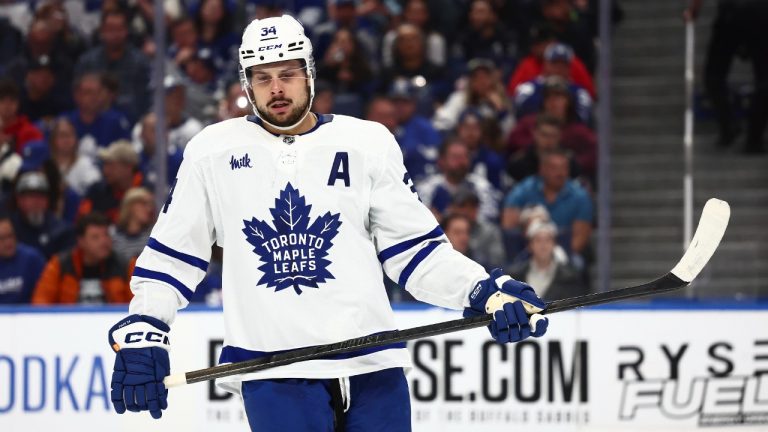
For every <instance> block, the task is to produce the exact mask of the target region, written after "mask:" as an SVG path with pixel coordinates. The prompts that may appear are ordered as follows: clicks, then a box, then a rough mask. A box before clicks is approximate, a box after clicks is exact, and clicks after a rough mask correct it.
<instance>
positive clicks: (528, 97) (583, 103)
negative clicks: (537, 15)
mask: <svg viewBox="0 0 768 432" xmlns="http://www.w3.org/2000/svg"><path fill="white" fill-rule="evenodd" d="M558 46H561V47H562V46H563V45H559V44H554V45H551V46H550V48H552V47H558ZM548 53H549V54H550V55H552V56H564V58H563V59H561V60H557V63H559V64H560V65H559V66H557V67H555V68H553V69H546V64H547V62H546V61H545V63H544V64H545V73H543V74H542V75H539V76H538V77H536V79H534V80H531V81H528V82H524V83H522V84H520V85H519V86H517V89H516V90H515V95H514V97H513V102H514V107H515V116H516V117H517V118H518V119H521V118H523V117H524V116H526V115H529V114H533V113H536V112H538V111H541V109H542V105H543V104H544V99H545V97H546V95H547V92H559V93H563V94H567V95H569V96H570V98H571V100H572V103H571V105H572V106H573V108H574V109H575V112H576V115H577V116H578V119H579V120H580V121H581V122H583V123H586V124H591V122H592V106H593V101H592V96H590V95H589V92H588V91H587V90H585V89H584V88H583V87H581V86H578V85H576V84H574V83H572V82H570V81H568V78H567V76H566V77H563V76H562V74H561V73H560V72H564V73H565V74H567V73H568V72H567V71H568V69H567V68H568V67H567V63H566V62H569V61H570V60H566V58H569V57H568V55H567V54H565V53H563V52H557V51H556V52H552V51H551V50H550V49H549V48H548V49H547V51H546V52H545V53H544V56H545V60H546V58H547V54H548ZM547 71H549V72H547ZM552 71H559V72H558V73H553V72H552Z"/></svg>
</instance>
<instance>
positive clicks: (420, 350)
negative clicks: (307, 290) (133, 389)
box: [0, 303, 768, 432]
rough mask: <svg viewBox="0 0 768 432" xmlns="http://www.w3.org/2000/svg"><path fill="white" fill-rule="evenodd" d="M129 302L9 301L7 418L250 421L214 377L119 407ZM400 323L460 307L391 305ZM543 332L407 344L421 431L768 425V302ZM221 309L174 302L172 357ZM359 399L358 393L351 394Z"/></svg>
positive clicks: (190, 427) (197, 358) (207, 344)
mask: <svg viewBox="0 0 768 432" xmlns="http://www.w3.org/2000/svg"><path fill="white" fill-rule="evenodd" d="M124 315H125V311H124V308H95V309H85V310H83V309H74V308H63V309H33V308H23V309H9V308H5V309H0V328H2V329H3V331H2V332H0V430H2V431H4V432H5V431H9V432H10V431H28V430H42V429H43V428H47V427H50V426H51V425H56V427H57V429H59V430H77V431H79V432H80V431H83V432H84V431H99V432H101V431H103V430H116V431H135V430H137V429H136V428H142V430H144V431H153V430H158V431H161V430H162V431H167V430H185V431H188V432H194V431H207V430H216V431H243V430H248V427H247V423H246V421H245V419H244V418H243V414H242V411H241V409H240V404H239V401H238V400H236V399H235V398H234V397H232V396H231V395H228V394H226V393H221V392H219V391H218V390H217V389H215V388H214V387H213V386H211V385H208V384H207V383H199V384H193V385H190V386H186V387H182V388H178V389H174V390H172V391H171V393H170V395H169V409H168V410H167V411H165V413H164V415H163V418H162V419H161V420H159V421H155V420H152V419H151V418H150V417H149V415H148V414H145V413H142V415H137V414H134V413H128V414H125V415H120V416H119V415H117V414H114V413H113V412H112V408H111V406H110V402H109V377H110V374H111V368H112V362H113V358H114V355H113V354H112V352H111V350H110V349H109V347H108V344H107V340H106V339H107V338H106V330H107V329H108V328H109V327H110V326H111V325H112V324H113V323H114V322H116V321H117V320H118V319H120V318H121V317H122V316H124ZM396 315H397V319H398V322H399V324H400V326H401V328H407V327H413V326H417V325H423V324H429V323H433V322H438V321H444V320H449V319H454V318H457V317H458V316H459V315H458V313H457V312H455V311H446V310H442V309H434V308H423V307H409V308H404V309H403V308H401V309H397V310H396ZM551 320H552V322H551V325H550V331H549V332H548V334H547V335H546V337H545V338H543V339H541V340H535V341H525V342H523V343H519V344H515V345H507V346H501V345H498V344H495V343H493V342H492V341H490V340H489V338H488V335H487V332H486V330H485V329H477V330H471V331H465V332H461V333H454V334H450V335H447V336H443V337H436V338H430V339H425V340H421V341H414V342H411V343H410V344H409V347H410V349H411V353H412V357H413V361H414V367H413V369H412V370H411V371H410V373H409V375H408V377H409V383H410V387H411V395H412V401H413V404H412V417H413V425H414V430H415V431H425V432H431V431H439V432H450V431H509V430H526V429H530V430H536V431H593V430H595V431H597V430H600V431H603V430H604V431H608V430H624V431H627V430H637V431H651V430H652V431H655V432H659V431H681V430H690V431H693V430H699V429H701V430H706V431H714V430H768V305H766V304H762V303H760V304H750V305H741V304H708V305H696V306H691V305H690V304H686V303H654V304H650V305H644V306H634V307H619V308H617V307H611V308H600V309H591V310H585V311H577V312H566V313H560V314H556V315H553V316H552V318H551ZM223 328H224V327H223V320H222V319H221V312H220V310H216V309H206V308H203V309H194V310H190V311H185V312H183V313H181V314H180V315H179V318H178V320H177V322H176V323H175V324H174V327H173V331H172V333H171V337H172V341H173V350H172V354H171V361H172V370H174V371H183V370H193V369H200V368H203V367H207V366H209V365H212V364H213V362H214V361H215V359H216V358H217V356H218V349H219V348H220V347H221V343H222V335H223ZM353 403H354V401H353Z"/></svg>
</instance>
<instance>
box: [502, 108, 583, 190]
mask: <svg viewBox="0 0 768 432" xmlns="http://www.w3.org/2000/svg"><path fill="white" fill-rule="evenodd" d="M561 128H562V123H560V120H559V119H557V118H556V117H552V116H549V115H546V114H540V115H539V116H538V117H536V126H535V128H534V130H533V145H530V146H528V147H526V148H524V149H521V150H520V151H518V152H517V153H515V154H513V155H511V156H510V159H509V165H508V166H507V169H508V170H509V174H510V175H511V176H512V178H513V179H515V181H516V182H519V181H521V180H523V179H524V178H526V177H528V176H532V175H535V174H536V173H538V172H539V166H540V163H539V162H540V159H541V155H543V154H546V153H547V152H550V151H552V150H559V149H561V146H560V139H561V137H562V131H561ZM568 160H569V172H570V176H571V178H577V177H579V175H580V174H581V171H582V170H581V167H580V166H579V164H578V163H577V162H576V160H575V159H573V158H572V157H570V156H569V157H568Z"/></svg>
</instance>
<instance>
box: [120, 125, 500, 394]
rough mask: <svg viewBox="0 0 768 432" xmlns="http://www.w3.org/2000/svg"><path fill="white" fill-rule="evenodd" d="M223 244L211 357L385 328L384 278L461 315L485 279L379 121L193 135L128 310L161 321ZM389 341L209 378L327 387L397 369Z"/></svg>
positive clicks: (404, 361) (397, 351)
mask: <svg viewBox="0 0 768 432" xmlns="http://www.w3.org/2000/svg"><path fill="white" fill-rule="evenodd" d="M214 241H216V242H217V243H218V244H219V245H220V246H221V247H223V248H224V263H223V303H224V304H223V307H224V316H225V327H226V335H225V341H224V344H225V345H224V347H223V349H222V353H221V357H220V359H219V360H220V362H221V363H227V362H234V361H241V360H247V359H252V358H257V357H261V356H266V355H270V354H274V353H276V352H280V351H285V350H291V349H296V348H300V347H306V346H313V345H322V344H328V343H334V342H339V341H342V340H345V339H350V338H355V337H360V336H366V335H371V334H374V333H379V332H384V331H389V330H394V329H395V323H394V316H393V313H392V309H391V307H390V305H389V302H388V299H387V295H386V291H385V289H384V285H383V275H382V267H383V269H384V271H386V273H387V275H388V276H389V277H390V278H391V279H392V280H394V281H397V282H398V283H399V284H400V286H403V287H405V288H406V289H408V291H409V292H411V293H412V294H413V295H414V297H416V298H417V299H420V300H422V301H425V302H428V303H431V304H435V305H439V306H444V307H448V308H454V309H461V308H463V307H465V306H467V305H468V302H467V295H468V292H469V291H470V289H471V288H472V287H473V286H474V285H475V284H476V283H477V281H479V280H481V279H484V278H487V277H488V275H487V273H486V272H485V270H484V269H483V268H482V267H481V266H480V265H478V264H476V263H475V262H473V261H471V260H469V259H468V258H466V257H464V256H463V255H461V254H459V253H458V252H456V251H455V250H453V248H452V247H451V245H450V243H448V241H447V238H446V237H445V235H444V234H443V232H442V230H441V229H440V228H439V226H438V224H437V222H436V220H435V218H434V217H433V215H432V214H431V212H430V211H429V210H428V209H427V208H426V207H425V206H424V205H423V204H422V203H421V202H420V201H419V199H418V196H417V194H416V193H415V189H414V187H413V183H412V182H411V181H410V177H409V176H408V174H407V173H406V170H405V168H404V166H403V161H402V154H401V152H400V149H399V147H398V146H397V143H396V142H395V139H394V137H393V136H392V135H391V134H390V133H389V131H387V130H386V129H385V128H384V127H383V126H381V125H380V124H378V123H373V122H368V121H363V120H358V119H355V118H352V117H346V116H339V115H335V116H333V115H324V116H320V117H319V121H318V123H317V125H316V126H315V127H314V128H313V129H312V130H311V131H309V132H307V133H304V134H301V135H296V136H284V135H274V134H272V133H270V132H268V131H267V130H266V129H264V128H263V127H262V126H261V124H260V121H259V119H258V118H256V117H253V116H251V117H247V118H246V117H243V118H237V119H232V120H227V121H224V122H221V123H218V124H214V125H211V126H208V127H206V128H205V129H204V130H203V131H202V132H200V133H199V134H198V135H197V136H195V137H194V138H193V139H192V140H191V141H190V143H189V144H188V145H187V147H186V149H185V153H184V161H183V163H182V165H181V168H180V169H179V172H178V177H177V179H176V181H175V182H174V184H173V187H172V189H171V192H170V194H169V196H168V199H167V201H166V203H165V205H164V206H163V208H162V210H161V213H160V217H159V219H158V221H157V224H156V225H155V227H154V229H153V231H152V235H151V238H150V240H149V242H148V244H147V246H146V247H145V248H144V250H143V252H142V253H141V256H140V257H139V258H138V261H137V263H136V269H135V271H134V274H133V278H132V279H131V289H132V290H133V292H134V294H135V297H134V299H133V301H132V302H131V305H130V312H131V313H139V314H146V315H152V316H155V317H156V318H159V319H161V320H163V321H165V322H168V323H169V324H170V323H171V322H172V321H173V319H174V317H175V311H176V310H177V309H180V308H183V307H185V306H186V305H187V303H188V300H189V298H190V296H191V295H192V292H193V290H194V288H195V287H196V286H197V284H198V283H199V282H200V281H201V280H202V278H203V276H204V275H205V271H206V268H207V266H208V261H209V259H210V248H211V245H212V244H213V243H214ZM409 365H410V357H409V355H408V353H407V351H406V350H405V345H404V344H394V345H389V346H384V347H379V348H374V349H369V350H365V351H359V352H353V353H349V354H345V355H340V356H337V357H334V358H332V359H327V360H313V361H308V362H301V363H295V364H292V365H288V366H283V367H279V368H274V369H270V370H265V371H262V372H258V373H255V374H247V375H241V376H236V377H229V378H224V379H222V380H220V382H219V383H220V384H223V385H224V387H225V388H227V389H229V390H231V391H235V392H237V391H238V389H239V385H237V384H238V383H239V381H241V380H250V379H259V378H289V377H301V378H336V377H342V376H350V375H356V374H362V373H368V372H373V371H376V370H381V369H386V368H391V367H408V366H409Z"/></svg>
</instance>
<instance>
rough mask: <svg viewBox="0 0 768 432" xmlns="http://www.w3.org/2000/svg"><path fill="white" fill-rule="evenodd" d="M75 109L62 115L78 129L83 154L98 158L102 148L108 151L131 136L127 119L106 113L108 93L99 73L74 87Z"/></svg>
mask: <svg viewBox="0 0 768 432" xmlns="http://www.w3.org/2000/svg"><path fill="white" fill-rule="evenodd" d="M74 96H75V105H76V107H77V108H76V109H75V110H74V111H70V112H68V113H65V114H64V115H63V117H64V118H66V119H67V120H69V121H70V123H72V125H73V126H74V127H75V131H76V132H77V136H78V137H79V139H80V143H79V151H80V153H81V154H84V155H86V156H90V157H93V158H95V157H96V155H97V153H98V149H99V147H107V146H108V145H109V144H110V143H113V142H115V141H117V140H119V139H128V138H130V136H131V129H130V128H131V125H130V122H129V121H128V119H127V118H126V117H125V116H124V115H123V114H122V113H120V112H118V111H116V110H114V109H107V110H106V111H105V110H104V109H103V107H104V104H105V101H106V98H107V93H106V89H105V88H104V84H103V82H102V80H101V75H99V74H98V73H88V74H84V75H82V76H80V77H79V78H78V79H77V80H76V82H75V87H74Z"/></svg>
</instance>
